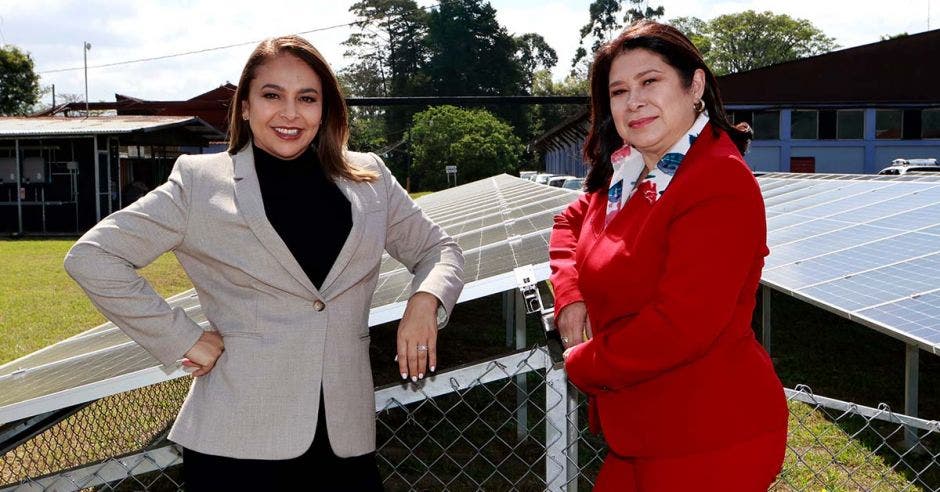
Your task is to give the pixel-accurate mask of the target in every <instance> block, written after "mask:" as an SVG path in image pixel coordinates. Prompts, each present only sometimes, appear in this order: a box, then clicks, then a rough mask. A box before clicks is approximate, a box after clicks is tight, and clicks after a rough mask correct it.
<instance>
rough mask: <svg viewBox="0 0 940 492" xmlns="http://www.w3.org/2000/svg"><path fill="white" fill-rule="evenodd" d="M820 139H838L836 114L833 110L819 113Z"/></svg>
mask: <svg viewBox="0 0 940 492" xmlns="http://www.w3.org/2000/svg"><path fill="white" fill-rule="evenodd" d="M819 139H820V140H835V139H836V112H835V111H833V110H831V109H829V110H825V111H820V112H819Z"/></svg>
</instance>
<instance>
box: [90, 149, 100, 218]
mask: <svg viewBox="0 0 940 492" xmlns="http://www.w3.org/2000/svg"><path fill="white" fill-rule="evenodd" d="M92 141H93V143H92V147H93V150H94V152H95V222H100V221H101V163H100V162H99V160H98V159H99V158H98V155H99V154H98V135H95V136H94V137H92Z"/></svg>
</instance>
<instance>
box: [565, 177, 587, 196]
mask: <svg viewBox="0 0 940 492" xmlns="http://www.w3.org/2000/svg"><path fill="white" fill-rule="evenodd" d="M561 187H562V188H564V189H566V190H574V191H580V192H582V193H584V178H568V179H566V180H565V182H564V184H562V185H561Z"/></svg>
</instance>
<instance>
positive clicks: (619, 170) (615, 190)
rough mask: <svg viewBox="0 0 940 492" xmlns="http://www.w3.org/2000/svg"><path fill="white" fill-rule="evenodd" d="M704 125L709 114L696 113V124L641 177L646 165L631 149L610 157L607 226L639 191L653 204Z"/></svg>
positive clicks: (634, 150)
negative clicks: (611, 174)
mask: <svg viewBox="0 0 940 492" xmlns="http://www.w3.org/2000/svg"><path fill="white" fill-rule="evenodd" d="M707 123H708V113H707V112H703V113H701V114H699V115H698V118H696V120H695V122H694V123H692V128H689V131H688V132H686V136H685V137H683V138H680V139H679V141H678V142H676V143H675V144H673V146H672V147H671V148H670V149H669V151H667V152H666V154H665V155H664V156H663V157H662V159H660V161H659V163H657V164H656V169H654V170H652V171H650V172H649V173H647V174H645V175H641V173H643V172H645V171H646V163H645V162H643V156H642V155H641V154H640V152H639V151H638V150H636V149H635V148H634V147H633V146H631V145H629V144H625V145H624V146H623V147H621V148H619V149H617V150H616V151H615V152H614V153H613V154H611V156H610V163H611V165H612V166H613V168H614V172H613V176H612V177H611V178H610V188H608V191H607V219H606V222H605V224H609V223H610V221H611V220H612V219H613V218H614V216H616V215H617V212H619V211H620V209H622V208H623V206H624V204H625V203H627V200H629V199H630V197H631V196H632V195H633V193H634V192H636V191H640V193H641V194H642V196H643V197H644V198H646V200H648V201H649V202H650V203H654V202H656V200H658V199H659V197H660V196H662V194H663V193H664V192H665V191H666V188H667V187H668V186H669V183H670V182H671V181H672V177H673V176H675V174H676V171H677V170H678V169H679V164H682V159H684V158H685V154H686V153H687V152H688V151H689V148H690V147H692V143H693V142H695V139H696V138H698V135H699V133H701V132H702V128H704V127H705V124H707ZM637 181H640V184H639V185H637ZM625 182H626V183H629V185H628V186H629V188H627V189H626V191H624V183H625Z"/></svg>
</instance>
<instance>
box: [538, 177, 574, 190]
mask: <svg viewBox="0 0 940 492" xmlns="http://www.w3.org/2000/svg"><path fill="white" fill-rule="evenodd" d="M571 178H574V176H552V177H550V178H548V181H546V182H545V184H547V185H548V186H554V187H555V188H561V185H563V184H565V181H567V180H569V179H571Z"/></svg>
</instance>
